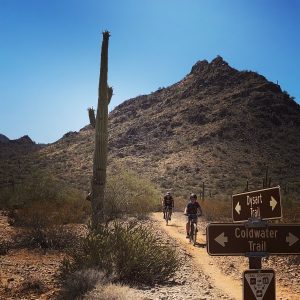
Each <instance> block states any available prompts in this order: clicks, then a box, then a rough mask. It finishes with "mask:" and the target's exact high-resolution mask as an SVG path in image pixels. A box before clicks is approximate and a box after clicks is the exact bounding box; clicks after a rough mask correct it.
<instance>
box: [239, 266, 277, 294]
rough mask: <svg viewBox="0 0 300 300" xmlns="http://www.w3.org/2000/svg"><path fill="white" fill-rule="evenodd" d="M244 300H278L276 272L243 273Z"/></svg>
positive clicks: (249, 271)
mask: <svg viewBox="0 0 300 300" xmlns="http://www.w3.org/2000/svg"><path fill="white" fill-rule="evenodd" d="M243 299H244V300H276V292H275V272H274V270H271V269H270V270H246V271H245V272H244V273H243Z"/></svg>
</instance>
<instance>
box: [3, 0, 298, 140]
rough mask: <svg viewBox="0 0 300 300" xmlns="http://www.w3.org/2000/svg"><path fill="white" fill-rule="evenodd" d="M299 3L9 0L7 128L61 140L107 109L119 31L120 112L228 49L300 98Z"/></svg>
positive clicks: (239, 63) (240, 63) (116, 78)
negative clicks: (105, 35)
mask: <svg viewBox="0 0 300 300" xmlns="http://www.w3.org/2000/svg"><path fill="white" fill-rule="evenodd" d="M299 23H300V1H298V0H288V1H287V0H251V1H249V0H181V1H179V0H108V1H102V0H0V37H1V40H0V104H1V105H0V133H2V134H5V135H6V136H8V137H9V138H10V139H15V138H19V137H21V136H23V135H25V134H28V135H29V136H30V137H31V138H32V139H33V140H34V141H35V142H37V143H51V142H54V141H56V140H57V139H59V138H60V137H61V136H62V135H63V134H65V133H66V132H68V131H78V130H80V129H81V128H82V127H84V126H85V125H87V124H88V122H89V120H88V114H87V108H88V107H90V106H94V107H96V106H97V91H98V80H99V66H100V46H101V42H102V34H101V32H102V31H104V30H109V31H110V32H111V38H110V44H109V74H108V78H109V84H110V85H111V86H113V88H114V96H113V98H112V101H111V104H110V110H112V109H113V108H114V107H115V106H117V105H118V104H120V103H121V102H123V101H124V100H127V99H129V98H133V97H136V96H137V95H141V94H148V93H150V92H153V91H155V90H157V88H158V87H162V86H164V87H166V86H168V85H170V84H173V83H175V82H177V81H179V80H181V79H182V78H183V77H184V76H185V75H186V74H187V73H189V72H190V70H191V67H192V66H193V64H195V63H196V62H197V61H198V60H203V59H207V60H208V61H211V60H212V59H213V58H214V57H216V56H217V55H221V56H222V57H223V58H224V59H225V60H226V61H227V62H228V63H229V64H230V65H231V66H232V67H234V68H236V69H238V70H252V71H257V72H258V73H260V74H262V75H264V76H265V77H266V78H267V79H268V80H271V81H273V82H276V81H277V80H278V82H279V84H280V85H281V87H282V89H283V90H286V91H287V92H288V93H289V94H290V95H291V96H294V97H295V98H296V101H297V102H298V103H299V102H300V84H299V83H300V82H299V81H300V71H299V70H300V59H299V53H300V35H299V28H300V24H299Z"/></svg>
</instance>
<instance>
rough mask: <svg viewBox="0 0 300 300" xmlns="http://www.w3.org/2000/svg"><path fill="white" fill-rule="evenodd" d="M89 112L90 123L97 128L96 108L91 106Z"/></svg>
mask: <svg viewBox="0 0 300 300" xmlns="http://www.w3.org/2000/svg"><path fill="white" fill-rule="evenodd" d="M88 112H89V119H90V124H91V125H92V126H93V128H95V127H96V117H95V110H94V109H93V108H92V107H89V108H88Z"/></svg>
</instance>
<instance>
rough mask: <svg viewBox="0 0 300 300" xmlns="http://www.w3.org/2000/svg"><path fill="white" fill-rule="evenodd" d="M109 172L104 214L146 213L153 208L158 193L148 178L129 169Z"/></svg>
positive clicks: (155, 205) (157, 201)
mask: <svg viewBox="0 0 300 300" xmlns="http://www.w3.org/2000/svg"><path fill="white" fill-rule="evenodd" d="M114 171H115V172H114V173H113V174H109V176H108V182H107V186H106V193H105V206H104V210H105V215H106V216H108V218H112V219H114V218H117V217H119V216H121V215H124V214H127V215H135V216H141V215H146V214H148V213H149V212H151V211H153V210H155V208H156V207H157V204H158V203H159V201H160V200H159V199H160V194H159V192H158V190H157V189H156V188H155V186H154V185H153V184H152V183H151V182H150V181H148V180H146V179H143V178H142V177H141V176H139V175H138V174H135V173H133V172H131V171H124V170H120V169H117V170H114Z"/></svg>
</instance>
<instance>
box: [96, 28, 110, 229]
mask: <svg viewBox="0 0 300 300" xmlns="http://www.w3.org/2000/svg"><path fill="white" fill-rule="evenodd" d="M108 41H109V32H108V31H105V32H103V41H102V49H101V67H100V78H99V88H98V108H97V116H96V125H95V151H94V161H93V178H92V184H91V186H92V193H91V201H92V223H93V226H96V225H97V224H98V223H99V222H101V221H103V217H104V212H103V205H104V191H105V184H106V166H107V141H108V103H109V101H110V97H111V95H112V89H111V88H109V87H108V85H107V73H108Z"/></svg>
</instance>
